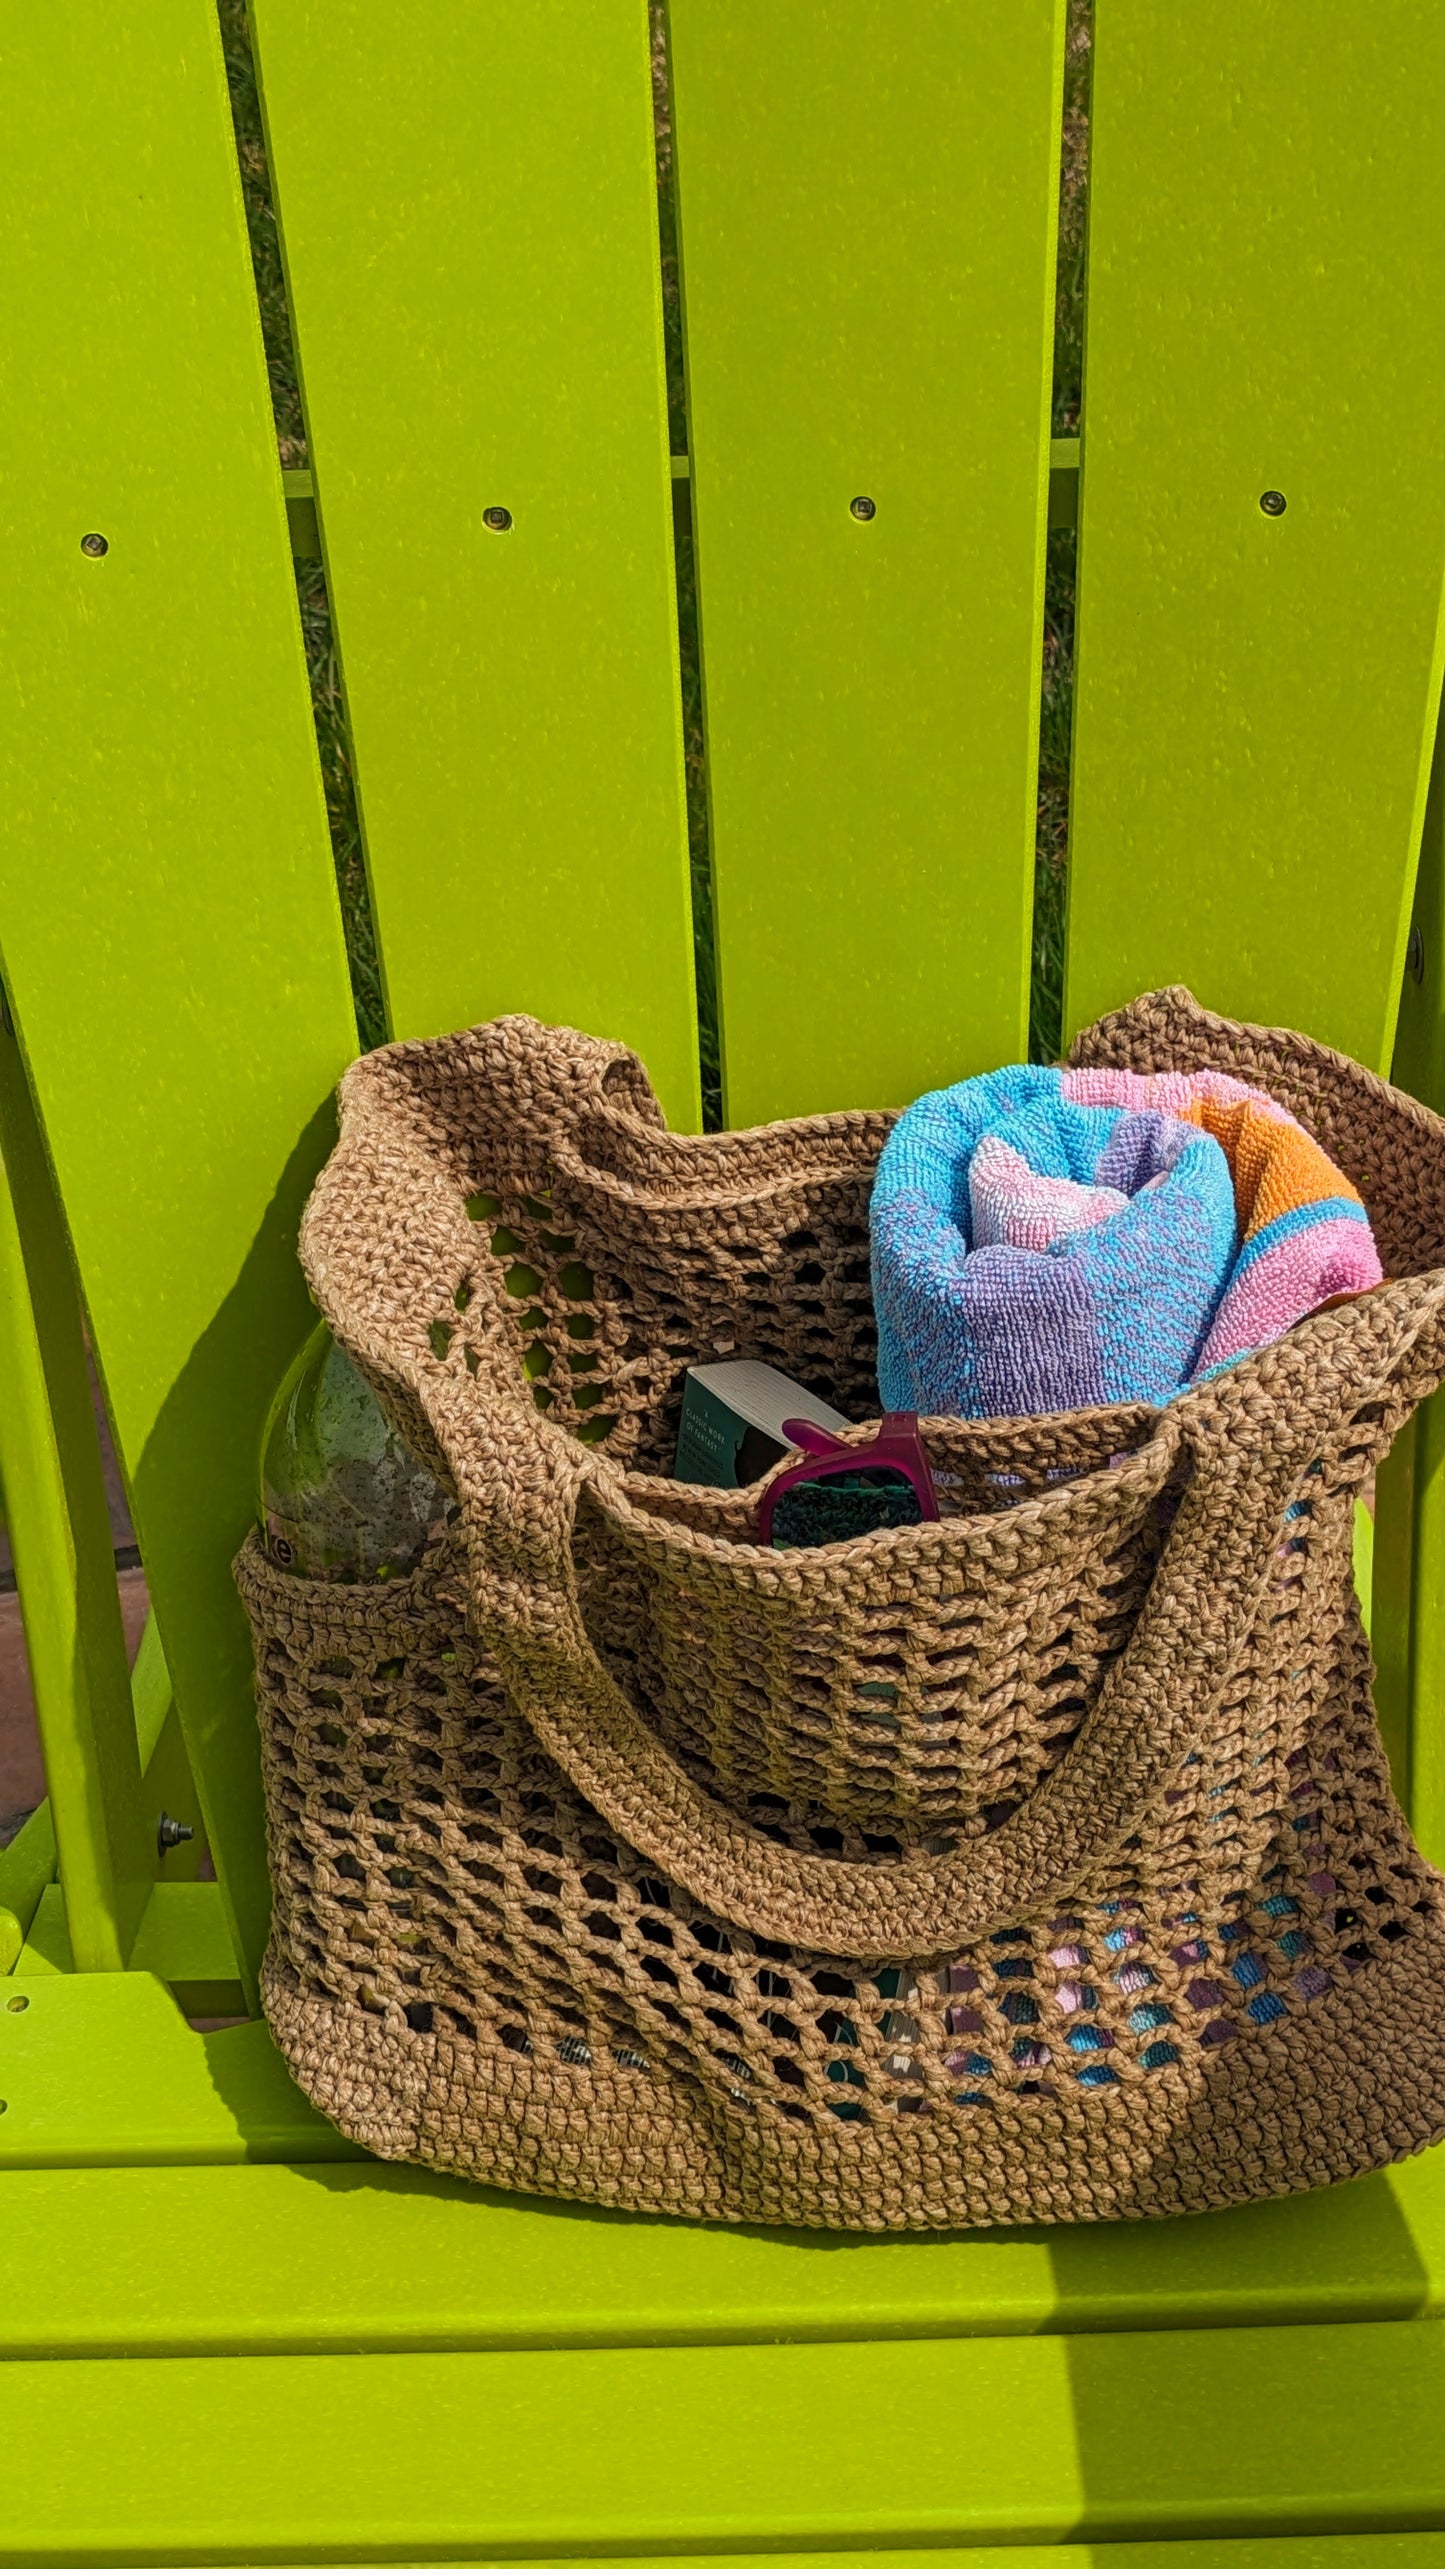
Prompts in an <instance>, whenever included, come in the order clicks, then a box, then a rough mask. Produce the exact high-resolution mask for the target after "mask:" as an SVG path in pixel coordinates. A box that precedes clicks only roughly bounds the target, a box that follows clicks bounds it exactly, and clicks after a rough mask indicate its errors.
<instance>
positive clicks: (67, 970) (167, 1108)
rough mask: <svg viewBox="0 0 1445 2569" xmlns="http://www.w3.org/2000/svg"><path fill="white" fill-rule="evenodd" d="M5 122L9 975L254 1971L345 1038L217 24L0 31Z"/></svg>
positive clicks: (169, 12)
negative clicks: (314, 1243)
mask: <svg viewBox="0 0 1445 2569" xmlns="http://www.w3.org/2000/svg"><path fill="white" fill-rule="evenodd" d="M5 94H6V109H7V118H6V123H7V134H6V190H7V204H8V208H9V226H10V240H9V247H8V250H7V255H6V258H5V260H4V262H3V266H0V341H3V345H4V347H5V351H6V356H5V374H4V396H3V401H0V486H3V488H4V490H5V491H6V492H7V493H8V494H9V495H10V496H9V498H8V500H7V502H6V503H5V529H4V552H5V579H4V584H3V589H0V668H3V682H4V686H5V689H6V696H7V703H8V705H9V707H10V711H9V713H8V715H7V718H6V722H5V725H4V727H3V731H0V808H3V810H4V814H5V830H4V836H3V845H0V961H3V970H4V975H5V982H6V987H7V989H8V991H9V994H10V998H11V1003H12V1006H13V1009H14V1013H15V1017H16V1021H17V1024H18V1028H19V1033H20V1036H21V1040H22V1044H23V1047H24V1051H25V1054H26V1057H27V1062H28V1067H29V1072H30V1077H31V1080H32V1083H33V1086H34V1089H35V1092H36V1095H37V1098H38V1101H39V1106H40V1111H41V1115H42V1118H43V1122H44V1127H45V1133H46V1138H47V1141H48V1145H49V1150H50V1153H51V1156H52V1159H53V1162H54V1166H55V1169H56V1172H57V1175H58V1179H59V1182H60V1187H61V1191H62V1195H63V1199H64V1203H65V1208H66V1213H67V1216H68V1220H69V1226H70V1233H71V1238H72V1242H73V1245H74V1249H75V1254H76V1259H77V1263H78V1266H79V1270H80V1276H81V1281H82V1285H83V1289H84V1292H85V1296H86V1300H87V1304H88V1309H89V1314H90V1321H91V1327H92V1331H93V1335H94V1340H95V1345H96V1350H97V1353H98V1357H99V1360H100V1364H101V1367H102V1371H103V1374H104V1379H105V1385H106V1391H107V1396H108V1400H109V1404H110V1409H111V1413H112V1418H113V1422H114V1426H115V1431H116V1437H117V1443H118V1447H119V1451H120V1453H121V1456H122V1459H123V1461H124V1464H125V1467H126V1472H127V1477H128V1480H129V1484H130V1491H131V1498H132V1508H133V1513H134V1517H135V1523H136V1528H137V1532H138V1535H139V1538H140V1542H141V1546H142V1550H143V1553H144V1557H145V1563H146V1569H147V1572H148V1575H149V1578H150V1581H151V1588H152V1594H153V1597H154V1600H155V1605H156V1610H157V1615H158V1620H159V1624H160V1628H161V1633H162V1636H163V1639H164V1645H165V1652H166V1656H167V1659H168V1661H169V1665H170V1670H171V1674H172V1676H173V1678H174V1681H175V1687H176V1695H177V1702H178V1706H179V1710H180V1714H181V1718H182V1721H183V1724H184V1727H185V1733H186V1740H187V1746H188V1750H189V1754H190V1758H191V1764H192V1768H193V1771H194V1773H195V1777H196V1782H197V1786H198V1789H199V1791H200V1795H201V1799H202V1806H203V1809H204V1812H205V1819H206V1827H207V1832H208V1835H209V1837H210V1841H211V1845H212V1849H213V1852H214V1854H215V1858H216V1863H217V1867H218V1870H219V1871H220V1873H221V1875H222V1878H223V1883H224V1885H225V1888H226V1893H227V1897H228V1900H229V1902H230V1905H231V1913H232V1920H233V1925H234V1928H235V1932H236V1935H237V1940H238V1950H239V1951H240V1952H241V1953H242V1954H243V1955H244V1956H245V1957H246V1959H247V1962H248V1965H249V1966H251V1967H254V1964H255V1962H256V1959H257V1957H258V1954H259V1951H260V1945H261V1942H262V1939H263V1937H264V1932H265V1924H266V1916H267V1908H268V1895H267V1886H266V1871H265V1854H264V1847H263V1842H262V1830H261V1809H260V1785H259V1774H258V1766H257V1756H256V1747H255V1724H254V1711H253V1705H252V1695H251V1683H250V1668H249V1646H248V1640H247V1634H246V1628H245V1624H244V1621H243V1618H242V1615H241V1611H240V1607H239V1604H238V1602H237V1599H236V1597H235V1594H234V1592H233V1589H232V1586H231V1579H230V1569H229V1564H230V1559H231V1555H232V1553H233V1552H234V1550H235V1548H236V1546H237V1544H238V1543H239V1542H240V1539H241V1537H242V1535H243V1534H244V1532H245V1529H246V1525H247V1521H248V1518H249V1517H250V1515H251V1513H252V1510H253V1506H254V1497H253V1483H254V1472H255V1461H256V1450H257V1443H258V1438H259V1431H260V1426H261V1421H262V1418H263V1415H264V1410H265V1405H266V1402H267V1398H268V1396H269V1394H270V1392H271V1390H272V1389H273V1387H274V1385H275V1382H276V1380H277V1378H278V1377H279V1375H280V1373H281V1371H282V1369H283V1367H284V1365H285V1363H286V1362H287V1359H288V1358H289V1356H290V1355H291V1353H292V1352H293V1351H294V1348H295V1346H296V1345H297V1343H298V1341H299V1339H300V1337H301V1335H302V1333H303V1331H304V1328H305V1323H306V1310H307V1305H306V1297H305V1293H304V1290H303V1288H302V1284H301V1280H300V1275H299V1272H298V1269H297V1267H296V1262H295V1255H294V1242H295V1228H296V1221H297V1217H298V1212H299V1207H300V1204H301V1201H302V1199H303V1197H304V1193H305V1190H306V1188H307V1186H308V1184H309V1182H310V1179H311V1176H312V1174H313V1171H314V1169H315V1167H316V1165H317V1162H318V1160H319V1159H320V1157H321V1155H322V1154H323V1152H324V1150H325V1148H326V1135H327V1118H328V1115H329V1106H328V1103H327V1101H328V1094H329V1091H330V1089H331V1087H332V1085H333V1083H334V1081H335V1079H336V1077H337V1074H338V1072H339V1071H340V1070H341V1068H342V1067H343V1065H344V1063H345V1061H346V1059H347V1057H348V1054H349V1053H350V1052H351V1051H352V1050H353V1049H354V1042H355V1035H354V1021H353V1018H352V1014H351V1007H350V1000H349V996H348V983H347V973H346V963H345V955H344V951H343V946H342V939H341V930H340V919H339V913H338V909H337V903H336V894H335V880H334V874H333V869H332V864H331V857H330V850H329V845H328V841H327V835H326V823H325V813H324V809H323V804H322V797H321V788H320V778H319V773H318V769H317V763H316V749H315V738H314V733H313V729H312V724H311V718H310V709H309V698H308V691H307V684H306V674H305V668H304V663H303V659H302V653H301V641H300V630H299V624H298V618H297V610H296V597H295V589H294V583H293V578H292V571H291V562H290V556H289V551H288V547H287V536H286V521H285V511H284V504H283V500H282V493H281V482H280V475H279V472H278V469H277V462H276V441H275V432H274V429H273V425H272V419H271V410H270V403H269V398H268V389H267V379H266V371H265V365H264V362H263V357H262V350H261V343H260V335H259V329H258V323H257V316H256V308H255V299H254V292H253V287H252V281H251V272H250V264H249V258H248V252H247V245H246V235H245V228H244V222H243V217H242V209H241V202H240V193H239V187H238V183H237V172H236V163H235V146H234V140H233V135H232V129H231V121H230V113H229V107H228V103H227V96H226V88H225V79H224V72H223V66H222V60H221V52H220V44H219V36H218V29H217V23H216V17H215V11H214V8H213V7H212V6H210V5H209V0H148V5H147V7H146V9H145V10H144V11H143V12H141V13H140V15H138V16H134V17H132V16H128V15H126V14H125V13H117V12H116V11H115V10H113V9H111V8H108V7H106V6H104V5H102V0H73V5H72V6H70V7H67V8H66V9H65V10H64V11H62V12H60V13H59V14H58V15H57V14H55V13H50V14H48V15H41V16H32V17H30V18H17V19H15V21H14V22H13V24H12V25H11V26H10V28H9V31H8V36H7V44H6V74H5ZM90 532H94V533H97V534H102V535H104V536H105V538H106V539H107V542H108V546H109V550H108V551H107V552H106V553H105V554H104V555H103V556H99V557H97V558H91V557H89V556H87V555H86V554H85V553H84V552H83V551H82V549H81V538H82V536H83V535H85V534H87V533H90Z"/></svg>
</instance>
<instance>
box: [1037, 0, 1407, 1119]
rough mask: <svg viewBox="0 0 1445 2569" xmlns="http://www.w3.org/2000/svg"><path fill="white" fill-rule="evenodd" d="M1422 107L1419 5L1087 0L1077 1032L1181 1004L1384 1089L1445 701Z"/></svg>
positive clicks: (1072, 959) (1072, 950) (1074, 949)
mask: <svg viewBox="0 0 1445 2569" xmlns="http://www.w3.org/2000/svg"><path fill="white" fill-rule="evenodd" d="M1442 95H1445V13H1442V12H1441V11H1440V10H1439V8H1438V7H1437V6H1435V4H1434V0H1384V4H1383V5H1379V6H1376V7H1373V8H1350V9H1344V10H1339V11H1335V12H1332V13H1330V15H1329V19H1328V26H1327V28H1326V22H1325V21H1323V20H1322V18H1321V14H1320V11H1319V9H1318V7H1317V6H1316V5H1315V0H1214V5H1213V6H1212V7H1211V8H1210V9H1209V11H1208V13H1207V22H1206V20H1204V19H1201V17H1200V14H1199V12H1198V11H1197V10H1191V9H1179V8H1168V9H1161V8H1160V7H1159V6H1158V5H1157V0H1100V6H1099V11H1098V29H1097V38H1096V48H1095V63H1094V76H1093V118H1092V140H1091V178H1090V187H1091V198H1090V218H1089V219H1090V252H1089V300H1088V312H1087V341H1086V370H1085V382H1086V391H1085V426H1084V460H1083V488H1082V494H1081V509H1082V515H1081V524H1080V537H1079V542H1080V595H1079V626H1078V631H1079V658H1078V680H1077V697H1076V718H1075V740H1074V772H1073V809H1072V825H1071V834H1070V874H1071V885H1070V921H1069V970H1068V992H1067V1007H1066V1013H1067V1017H1068V1021H1069V1024H1070V1026H1071V1027H1075V1026H1078V1025H1081V1024H1085V1023H1087V1022H1088V1021H1089V1020H1090V1019H1091V1018H1093V1017H1094V1016H1096V1015H1097V1014H1098V1013H1099V1012H1100V1011H1101V1010H1103V1009H1106V1008H1111V1007H1114V1006H1116V1005H1118V1004H1119V1003H1120V1002H1122V1001H1125V1000H1128V999H1132V998H1133V997H1134V996H1135V994H1136V993H1137V992H1138V991H1140V990H1147V989H1149V988H1151V987H1157V986H1158V985H1160V984H1162V983H1167V982H1174V981H1184V982H1187V983H1188V984H1189V986H1190V987H1191V988H1192V989H1193V991H1194V993H1195V995H1196V997H1197V998H1199V999H1200V1000H1202V1001H1203V1002H1204V1003H1205V1004H1206V1005H1208V1006H1210V1007H1214V1008H1219V1009H1221V1010H1223V1011H1224V1012H1225V1013H1226V1014H1227V1015H1230V1016H1236V1017H1245V1018H1252V1019H1255V1020H1262V1021H1266V1022H1270V1023H1274V1024H1283V1025H1290V1026H1299V1027H1302V1028H1304V1029H1305V1030H1307V1031H1308V1032H1309V1033H1310V1034H1312V1035H1315V1036H1317V1037H1319V1038H1322V1039H1323V1040H1325V1041H1327V1042H1329V1043H1332V1044H1337V1045H1339V1046H1341V1047H1342V1048H1343V1049H1344V1050H1345V1051H1347V1052H1350V1053H1353V1054H1354V1055H1356V1057H1357V1058H1359V1059H1360V1060H1363V1061H1366V1062H1369V1063H1370V1064H1372V1065H1373V1066H1374V1067H1376V1068H1379V1069H1385V1068H1387V1067H1388V1064H1389V1060H1390V1047H1391V1041H1392V1037H1393V1030H1394V1023H1395V1011H1396V1004H1397V998H1398V993H1399V987H1400V978H1401V972H1402V968H1403V964H1404V956H1405V938H1406V929H1407V923H1408V920H1409V915H1410V898H1411V886H1412V880H1413V872H1414V864H1415V853H1416V846H1417V842H1418V839H1419V833H1420V823H1421V815H1422V812H1423V808H1424V798H1425V787H1426V781H1427V775H1428V768H1429V757H1430V748H1431V742H1432V739H1433V733H1434V720H1435V706H1436V699H1437V695H1438V691H1439V683H1440V655H1441V640H1440V611H1441V579H1442V566H1445V476H1442V474H1441V471H1440V463H1439V444H1440V421H1441V417H1442V414H1445V334H1442V332H1441V330H1440V327H1439V318H1438V311H1439V303H1440V283H1441V278H1442V276H1445V190H1442V188H1441V185H1440V99H1441V97H1442ZM1266 492H1277V493H1280V494H1282V495H1283V497H1284V500H1285V503H1286V505H1285V509H1284V513H1283V514H1282V515H1275V516H1272V515H1270V514H1268V513H1267V512H1266V511H1265V510H1264V509H1262V508H1261V505H1260V502H1261V498H1262V496H1263V494H1265V493H1266Z"/></svg>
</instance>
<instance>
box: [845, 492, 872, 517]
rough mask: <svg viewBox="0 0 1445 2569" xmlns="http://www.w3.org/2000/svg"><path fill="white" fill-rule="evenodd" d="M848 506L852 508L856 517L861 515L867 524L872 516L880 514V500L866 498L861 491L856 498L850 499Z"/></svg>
mask: <svg viewBox="0 0 1445 2569" xmlns="http://www.w3.org/2000/svg"><path fill="white" fill-rule="evenodd" d="M848 506H849V507H850V509H851V510H852V512H853V515H854V516H855V517H861V518H862V519H863V521H864V523H865V524H866V522H867V520H868V519H869V518H870V517H876V516H877V514H878V502H877V501H876V500H870V499H867V498H865V497H864V496H863V495H862V493H861V492H860V494H859V496H858V498H857V499H856V500H850V501H849V502H848Z"/></svg>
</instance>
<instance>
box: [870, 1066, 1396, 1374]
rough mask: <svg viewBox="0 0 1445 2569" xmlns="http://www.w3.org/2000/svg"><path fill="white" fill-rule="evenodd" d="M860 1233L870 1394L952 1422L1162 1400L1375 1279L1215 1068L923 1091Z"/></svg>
mask: <svg viewBox="0 0 1445 2569" xmlns="http://www.w3.org/2000/svg"><path fill="white" fill-rule="evenodd" d="M1236 1221H1237V1225H1238V1228H1237V1229H1236ZM872 1232H873V1286H874V1298H875V1301H876V1304H877V1310H878V1339H879V1349H878V1380H879V1390H880V1394H881V1397H882V1401H883V1406H884V1408H885V1409H912V1410H920V1411H924V1412H937V1411H942V1412H948V1413H952V1414H954V1415H956V1416H958V1417H962V1418H1012V1417H1027V1416H1034V1415H1038V1414H1040V1413H1041V1412H1044V1411H1046V1410H1051V1409H1059V1410H1066V1409H1077V1408H1082V1407H1085V1406H1093V1405H1097V1404H1100V1403H1104V1402H1108V1401H1123V1400H1145V1401H1150V1402H1155V1403H1162V1402H1165V1401H1169V1400H1172V1399H1174V1398H1175V1396H1176V1395H1177V1394H1178V1393H1180V1392H1181V1391H1183V1390H1184V1389H1185V1387H1186V1385H1187V1384H1189V1383H1190V1382H1191V1381H1197V1380H1199V1379H1201V1378H1202V1377H1203V1376H1205V1375H1207V1374H1209V1373H1210V1372H1212V1371H1213V1370H1214V1369H1215V1368H1216V1367H1218V1366H1219V1365H1222V1364H1228V1363H1232V1362H1234V1361H1236V1360H1237V1359H1238V1358H1239V1357H1240V1356H1243V1355H1245V1354H1247V1353H1248V1352H1249V1351H1250V1350H1251V1349H1252V1348H1255V1347H1262V1346H1265V1345H1267V1344H1268V1343H1269V1342H1270V1341H1271V1340H1272V1339H1275V1338H1278V1337H1279V1336H1281V1335H1282V1334H1283V1332H1284V1331H1285V1330H1286V1329H1288V1328H1290V1327H1292V1326H1293V1324H1294V1322H1295V1321H1297V1320H1300V1319H1302V1318H1303V1317H1304V1315H1305V1313H1306V1312H1309V1311H1314V1310H1316V1309H1317V1308H1318V1307H1319V1305H1320V1304H1321V1303H1322V1302H1324V1301H1326V1300H1327V1299H1329V1298H1330V1297H1332V1296H1333V1295H1336V1294H1344V1293H1359V1292H1363V1291H1365V1290H1367V1289H1368V1288H1370V1287H1372V1286H1374V1285H1377V1284H1378V1283H1379V1282H1380V1276H1381V1269H1380V1263H1379V1258H1378V1255H1377V1253H1376V1250H1375V1244H1374V1240H1373V1238H1372V1236H1371V1232H1370V1226H1369V1217H1368V1215H1367V1214H1366V1211H1365V1208H1364V1205H1363V1203H1362V1202H1361V1200H1360V1197H1359V1195H1358V1194H1357V1192H1356V1190H1355V1188H1354V1187H1353V1186H1351V1185H1350V1183H1349V1181H1348V1179H1347V1178H1345V1177H1344V1176H1342V1174H1341V1172H1340V1171H1339V1169H1337V1168H1335V1167H1334V1166H1333V1165H1332V1163H1331V1162H1330V1160H1329V1159H1328V1157H1327V1156H1326V1154H1325V1153H1324V1152H1323V1151H1322V1150H1321V1149H1320V1147H1319V1145H1318V1143H1316V1142H1315V1141H1313V1140H1312V1139H1311V1137H1310V1135H1309V1134H1308V1133H1307V1132H1305V1130H1304V1129H1303V1127H1302V1126H1301V1125H1300V1124H1299V1123H1298V1122H1297V1121H1296V1120H1295V1118H1294V1117H1293V1116H1292V1115H1290V1114H1289V1113H1287V1111H1286V1110H1285V1109H1284V1108H1283V1107H1281V1106H1280V1105H1278V1103H1277V1102H1276V1101H1275V1100H1274V1099H1273V1098H1270V1097H1268V1096H1266V1095H1265V1094H1264V1093H1263V1092H1262V1091H1260V1090H1258V1089H1251V1088H1249V1087H1247V1086H1246V1085H1245V1084H1244V1083H1242V1082H1241V1081H1239V1080H1237V1079H1231V1078H1228V1077H1225V1076H1223V1075H1222V1074H1220V1073H1219V1072H1216V1071H1209V1070H1203V1071H1192V1072H1185V1073H1167V1074H1163V1075H1161V1076H1159V1077H1140V1076H1138V1075H1137V1074H1135V1073H1132V1072H1122V1071H1107V1070H1062V1071H1060V1070H1047V1069H1037V1068H1030V1067H1024V1066H1020V1067H1016V1068H1013V1069H1010V1070H1002V1071H991V1072H989V1073H988V1074H987V1075H986V1076H984V1077H983V1078H979V1079H970V1080H965V1081H964V1082H963V1083H962V1085H961V1086H959V1087H957V1088H948V1089H940V1090H937V1091H936V1092H935V1093H934V1094H933V1095H931V1096H928V1097H921V1098H920V1099H919V1100H918V1102H917V1104H916V1105H914V1106H911V1107H910V1108H909V1109H908V1112H907V1113H906V1114H905V1115H904V1116H902V1117H901V1118H900V1120H899V1122H898V1124H897V1125H896V1126H895V1128H894V1131H893V1134H892V1136H891V1138H890V1140H889V1142H888V1144H887V1147H886V1148H885V1150H884V1152H883V1156H882V1159H881V1161H880V1163H879V1169H878V1177H877V1182H876V1184H875V1186H874V1190H873V1202H872Z"/></svg>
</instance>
